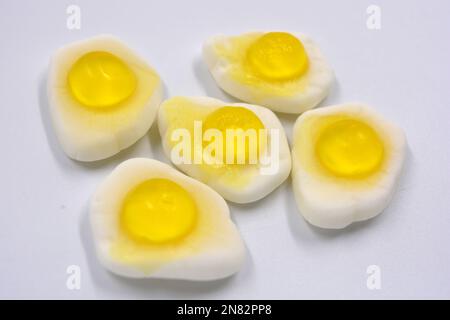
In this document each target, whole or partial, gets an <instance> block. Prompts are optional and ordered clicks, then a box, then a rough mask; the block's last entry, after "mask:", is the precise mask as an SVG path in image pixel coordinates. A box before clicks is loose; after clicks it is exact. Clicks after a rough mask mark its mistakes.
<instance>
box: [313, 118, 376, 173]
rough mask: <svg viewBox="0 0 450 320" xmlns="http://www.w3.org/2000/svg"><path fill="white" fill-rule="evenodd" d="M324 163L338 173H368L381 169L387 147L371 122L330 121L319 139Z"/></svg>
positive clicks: (318, 143) (319, 148)
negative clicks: (369, 123) (384, 146)
mask: <svg viewBox="0 0 450 320" xmlns="http://www.w3.org/2000/svg"><path fill="white" fill-rule="evenodd" d="M316 153H317V156H318V158H319V161H320V163H321V164H322V165H323V166H324V167H325V168H326V169H328V171H329V172H331V173H332V174H334V175H336V176H340V177H347V178H359V177H366V176H368V175H370V174H372V173H374V172H376V171H377V169H378V168H379V166H380V164H381V162H382V160H383V153H384V148H383V144H382V142H381V140H380V138H379V136H378V135H377V133H376V132H375V131H374V130H373V129H372V128H371V127H369V126H368V125H367V124H365V123H363V122H361V121H359V120H353V119H344V120H340V121H337V122H335V123H332V124H330V125H329V126H328V127H326V128H325V129H324V131H323V132H322V133H321V134H320V136H319V138H318V140H317V143H316Z"/></svg>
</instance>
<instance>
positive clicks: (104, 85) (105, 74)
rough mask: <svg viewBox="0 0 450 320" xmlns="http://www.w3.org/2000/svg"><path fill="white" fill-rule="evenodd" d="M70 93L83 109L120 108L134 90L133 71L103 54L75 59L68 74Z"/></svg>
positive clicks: (134, 78) (96, 53)
mask: <svg viewBox="0 0 450 320" xmlns="http://www.w3.org/2000/svg"><path fill="white" fill-rule="evenodd" d="M68 84H69V89H70V91H71V93H72V95H73V96H74V97H75V99H76V100H77V101H78V102H79V103H81V104H82V105H84V106H87V107H92V108H105V107H111V106H114V105H117V104H119V103H120V102H122V101H124V100H125V99H127V98H128V97H129V96H131V95H132V94H133V92H134V91H135V89H136V86H137V80H136V76H135V74H134V73H133V71H132V70H131V69H130V68H129V67H128V66H127V65H126V64H125V63H124V62H123V61H122V60H121V59H119V58H118V57H116V56H114V55H112V54H110V53H108V52H103V51H94V52H89V53H87V54H85V55H84V56H82V57H81V58H80V59H78V60H77V61H76V62H75V64H74V65H73V66H72V67H71V69H70V70H69V74H68Z"/></svg>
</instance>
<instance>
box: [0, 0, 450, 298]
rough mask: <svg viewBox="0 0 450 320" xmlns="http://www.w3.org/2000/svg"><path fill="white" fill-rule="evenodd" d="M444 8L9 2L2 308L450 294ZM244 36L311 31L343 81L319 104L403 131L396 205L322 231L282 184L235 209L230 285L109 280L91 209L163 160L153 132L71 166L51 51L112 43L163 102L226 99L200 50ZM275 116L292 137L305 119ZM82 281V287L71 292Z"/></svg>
mask: <svg viewBox="0 0 450 320" xmlns="http://www.w3.org/2000/svg"><path fill="white" fill-rule="evenodd" d="M71 5H76V6H77V7H79V8H80V13H81V20H80V21H81V24H80V29H73V30H71V29H69V28H68V27H67V18H68V16H69V15H68V14H67V13H66V10H67V8H68V7H69V6H71ZM371 5H376V6H377V7H378V8H379V9H380V13H381V16H380V17H381V20H380V22H381V24H380V27H381V28H380V29H376V28H375V29H374V28H370V23H369V27H368V25H367V20H368V18H369V14H368V13H367V9H368V7H370V6H371ZM369 11H370V10H369ZM449 12H450V2H448V1H445V0H441V1H437V0H432V1H399V0H397V1H387V0H374V1H372V0H371V1H365V0H363V1H360V0H359V1H358V0H343V1H331V0H330V1H325V0H318V1H317V0H316V1H300V0H296V1H294V0H293V1H287V0H277V1H262V0H254V1H242V0H227V1H223V2H214V1H169V0H165V1H133V0H130V1H111V0H98V1H87V0H86V1H75V0H74V1H56V0H55V1H50V0H46V1H31V0H30V1H24V0H19V1H12V0H8V1H7V0H1V1H0V39H1V40H2V43H1V50H0V102H1V107H0V121H1V122H0V132H1V135H0V143H1V146H2V155H1V158H0V164H1V168H2V170H1V171H2V174H1V179H0V194H1V200H2V201H1V203H2V210H1V213H0V297H1V298H63V299H74V298H88V299H91V298H101V299H102V298H125V299H128V298H149V299H163V298H165V299H182V298H189V299H196V298H200V299H232V298H235V299H241V298H246V299H260V298H261V299H296V298H369V299H372V298H373V299H378V298H450V273H449V270H450V250H449V243H450V232H449V230H450V210H449V204H450V200H449V199H450V173H449V163H450V139H449V136H450V98H449V93H448V92H449V90H448V86H449V83H450V63H449V57H450V42H449V41H448V39H449V31H450V19H449V14H448V13H449ZM249 30H287V31H300V32H303V33H306V34H308V35H310V36H311V37H312V38H314V39H315V40H316V42H317V43H318V44H319V45H320V47H321V49H322V51H323V53H324V54H325V56H326V57H327V58H328V60H329V62H330V63H331V65H332V66H333V68H334V70H335V73H336V76H337V83H336V85H335V86H334V88H333V91H332V93H331V95H330V96H329V97H328V98H327V99H326V101H324V102H323V103H322V104H321V106H325V105H330V104H336V103H342V102H349V101H361V102H366V103H368V104H370V105H373V106H374V107H375V108H376V109H377V110H378V111H379V112H380V113H381V114H383V115H384V116H386V117H387V118H389V119H391V120H392V121H393V122H395V123H397V124H398V125H399V126H401V127H403V128H404V130H405V131H406V135H407V139H408V145H409V148H408V154H407V161H406V167H405V171H404V174H403V177H402V179H401V181H400V185H399V188H398V191H397V193H396V195H395V197H394V200H393V201H392V203H391V205H390V206H389V208H388V209H387V210H385V212H384V213H383V214H381V215H380V216H378V217H377V218H375V219H373V220H371V221H368V222H363V223H358V224H355V225H352V226H351V227H349V228H347V229H345V230H341V231H327V230H321V229H318V228H315V227H313V226H311V225H309V224H308V223H307V222H306V221H305V220H304V219H303V218H302V217H301V216H300V215H299V213H298V212H297V209H296V206H295V202H294V195H293V193H292V190H291V186H290V180H289V179H288V180H287V181H286V182H285V183H284V184H283V185H281V186H280V187H279V188H278V189H277V190H276V191H275V192H273V193H272V194H270V195H269V196H268V197H266V198H265V199H263V200H261V201H259V202H256V203H254V204H249V205H234V204H230V209H231V211H232V218H233V220H234V221H235V222H236V224H237V226H238V228H239V230H240V231H241V233H242V235H243V237H244V240H245V242H246V244H247V247H248V252H249V258H248V260H247V261H246V264H245V267H244V268H243V270H242V271H241V272H240V273H238V274H237V275H236V276H233V277H231V278H229V279H225V280H220V281H215V282H210V283H192V282H186V281H167V280H129V279H124V278H120V277H117V276H114V275H112V274H110V273H108V272H107V271H105V270H104V269H103V268H102V267H101V266H100V265H99V263H98V262H97V260H96V257H95V255H94V252H93V244H92V239H91V236H90V230H89V225H88V219H87V214H88V211H87V208H88V202H89V197H90V196H91V194H92V193H93V191H94V190H95V188H96V186H97V185H98V184H99V183H100V181H101V180H102V179H103V178H104V177H105V176H106V175H107V174H108V173H109V172H110V171H111V170H112V169H113V168H114V167H115V166H116V165H117V164H119V163H120V162H121V161H123V160H125V159H128V158H132V157H136V156H140V157H152V158H156V159H158V160H161V161H164V162H168V159H166V158H165V156H164V155H163V153H162V148H161V142H160V137H159V135H158V130H157V127H156V125H154V126H153V127H152V128H151V130H150V132H149V134H148V135H146V136H145V137H144V138H142V139H140V140H139V142H138V143H137V144H136V145H134V146H132V147H130V148H129V149H127V150H124V151H123V152H121V153H120V154H119V155H117V156H115V157H113V158H111V159H109V160H105V161H101V162H97V163H92V164H83V163H78V162H75V161H73V160H70V159H68V158H67V157H66V156H65V154H64V153H63V151H62V149H61V148H60V146H59V145H58V142H57V140H56V137H55V134H54V131H53V128H52V127H51V123H50V119H49V115H48V112H47V100H46V92H45V86H46V82H45V81H46V71H47V67H48V62H49V58H50V55H51V54H52V53H53V52H54V50H56V49H57V48H58V47H60V46H63V45H65V44H67V43H70V42H72V41H76V40H81V39H84V38H87V37H90V36H94V35H97V34H101V33H110V34H113V35H116V36H118V37H119V38H121V39H122V40H123V41H124V42H126V43H127V44H129V46H130V47H131V48H133V49H135V50H136V51H137V52H138V53H140V55H141V56H143V57H144V58H146V59H147V60H148V61H149V62H150V63H151V64H152V65H153V66H154V67H155V68H156V70H158V72H159V73H160V75H161V77H162V79H163V81H164V83H165V86H166V97H169V96H174V95H208V96H212V97H216V98H219V99H223V100H230V99H232V98H231V97H229V96H228V95H226V94H225V93H223V92H222V91H221V90H220V89H219V88H218V87H217V86H216V84H215V83H214V81H213V79H212V78H211V76H210V75H209V74H208V71H207V69H206V66H205V64H204V63H203V61H202V60H201V45H202V42H203V41H204V40H205V39H206V38H207V37H208V36H211V35H213V34H216V33H225V34H238V33H241V32H244V31H249ZM280 119H281V120H282V122H283V124H284V125H285V127H286V130H287V134H288V136H289V139H291V137H290V136H291V133H292V124H293V122H294V121H295V116H287V115H280ZM371 266H372V267H371ZM373 266H375V267H373ZM373 268H378V269H377V270H378V271H379V272H380V276H381V278H380V281H381V288H380V289H378V290H377V289H375V290H371V289H370V285H369V287H368V286H367V279H368V277H370V275H369V274H368V273H367V272H368V271H369V273H371V272H373V270H374V269H373ZM74 270H75V271H77V272H78V271H79V272H80V275H81V277H80V287H79V289H78V290H70V289H77V288H73V287H71V286H69V287H68V286H67V280H68V277H70V274H71V273H72V272H74ZM68 272H69V273H68ZM372 289H373V288H372Z"/></svg>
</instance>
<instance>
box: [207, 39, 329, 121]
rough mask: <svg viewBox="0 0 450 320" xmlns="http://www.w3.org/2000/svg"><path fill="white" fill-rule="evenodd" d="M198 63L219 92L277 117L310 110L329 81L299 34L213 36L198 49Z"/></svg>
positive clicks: (317, 54) (316, 52)
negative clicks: (205, 68)
mask: <svg viewBox="0 0 450 320" xmlns="http://www.w3.org/2000/svg"><path fill="white" fill-rule="evenodd" d="M203 58H204V60H205V62H206V64H207V66H208V68H209V71H210V72H211V74H212V76H213V78H214V79H215V81H216V82H217V84H218V86H219V87H221V88H222V89H223V90H224V91H226V92H227V93H229V94H230V95H232V96H234V97H236V98H238V99H240V100H242V101H245V102H248V103H253V104H257V105H262V106H265V107H267V108H270V109H272V110H273V111H278V112H284V113H297V114H298V113H302V112H304V111H306V110H308V109H311V108H314V107H315V106H317V105H318V104H319V103H320V102H321V101H322V100H323V99H324V98H325V97H326V96H327V95H328V93H329V91H330V88H331V86H332V83H333V81H334V73H333V71H332V69H331V67H330V66H329V64H328V63H327V61H326V59H325V58H324V56H323V55H322V53H321V51H320V49H319V48H318V46H317V45H316V44H315V43H314V42H313V40H312V39H311V38H309V37H307V36H305V35H303V34H299V33H292V34H291V33H286V32H248V33H244V34H241V35H236V36H225V35H218V36H213V37H211V38H210V39H208V40H207V41H206V42H205V43H204V46H203Z"/></svg>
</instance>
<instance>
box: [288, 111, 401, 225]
mask: <svg viewBox="0 0 450 320" xmlns="http://www.w3.org/2000/svg"><path fill="white" fill-rule="evenodd" d="M293 135H294V136H293V149H292V162H293V164H292V168H293V169H292V184H293V190H294V195H295V199H296V202H297V205H298V209H299V211H300V213H301V214H302V215H303V217H304V218H305V219H306V220H307V221H308V222H310V223H311V224H313V225H315V226H318V227H322V228H330V229H339V228H344V227H346V226H348V225H349V224H351V223H352V222H355V221H362V220H367V219H370V218H372V217H375V216H376V215H378V214H379V213H381V212H382V211H383V210H384V209H385V208H386V207H387V206H388V204H389V202H390V200H391V198H392V197H393V194H394V191H395V187H396V184H397V181H398V179H399V176H400V173H401V170H402V167H403V163H404V159H405V150H406V139H405V135H404V133H403V130H402V129H400V128H399V127H397V126H396V125H394V124H393V123H391V122H390V121H388V120H386V119H384V118H383V117H382V116H380V115H379V114H378V113H376V112H375V111H373V110H372V109H371V108H370V107H368V106H366V105H363V104H359V103H349V104H341V105H336V106H330V107H324V108H320V109H317V110H311V111H308V112H305V113H304V114H302V115H301V116H300V117H299V118H298V119H297V121H296V123H295V126H294V134H293Z"/></svg>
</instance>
